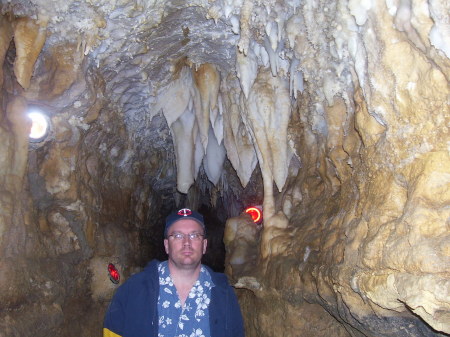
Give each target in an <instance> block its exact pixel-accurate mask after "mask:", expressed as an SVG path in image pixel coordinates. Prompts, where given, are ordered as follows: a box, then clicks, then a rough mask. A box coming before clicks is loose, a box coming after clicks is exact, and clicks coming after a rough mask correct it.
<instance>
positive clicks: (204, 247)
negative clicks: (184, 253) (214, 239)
mask: <svg viewBox="0 0 450 337" xmlns="http://www.w3.org/2000/svg"><path fill="white" fill-rule="evenodd" d="M207 246H208V239H204V240H203V254H205V253H206V247H207Z"/></svg>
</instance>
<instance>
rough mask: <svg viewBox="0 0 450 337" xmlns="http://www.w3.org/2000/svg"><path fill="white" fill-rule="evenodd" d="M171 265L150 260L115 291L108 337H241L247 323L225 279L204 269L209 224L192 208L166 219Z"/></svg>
mask: <svg viewBox="0 0 450 337" xmlns="http://www.w3.org/2000/svg"><path fill="white" fill-rule="evenodd" d="M164 237H165V239H164V247H165V250H166V253H167V255H168V260H167V261H164V262H159V261H157V260H152V261H151V262H150V263H149V264H148V265H147V267H145V269H144V271H142V272H140V273H138V274H135V275H133V276H132V277H130V279H129V280H128V281H127V282H125V283H124V284H123V285H122V286H120V287H119V289H117V292H116V294H115V295H114V297H113V300H112V302H111V304H110V306H109V308H108V311H107V313H106V316H105V323H104V329H103V336H104V337H144V336H145V337H147V336H148V337H150V336H152V337H153V336H155V337H241V336H244V328H243V321H242V316H241V311H240V308H239V304H238V302H237V298H236V295H235V293H234V290H233V288H232V287H231V286H230V285H229V284H228V280H227V278H226V276H225V275H224V274H222V273H215V272H213V271H212V270H211V269H209V268H208V267H206V266H204V265H202V264H201V258H202V256H203V254H204V253H205V251H206V246H207V243H208V241H207V239H206V238H205V224H204V221H203V216H202V215H201V214H200V213H197V212H195V211H191V210H190V209H188V208H183V209H180V210H179V211H178V212H175V213H173V214H170V215H169V216H168V217H167V219H166V227H165V231H164Z"/></svg>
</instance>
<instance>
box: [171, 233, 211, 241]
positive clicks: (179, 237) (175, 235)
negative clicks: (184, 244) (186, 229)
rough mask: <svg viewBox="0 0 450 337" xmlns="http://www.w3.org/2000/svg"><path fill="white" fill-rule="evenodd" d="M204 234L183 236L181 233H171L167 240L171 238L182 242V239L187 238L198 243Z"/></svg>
mask: <svg viewBox="0 0 450 337" xmlns="http://www.w3.org/2000/svg"><path fill="white" fill-rule="evenodd" d="M203 236H204V234H201V233H189V234H183V233H173V234H170V235H168V237H169V238H173V239H174V240H176V241H182V240H184V238H186V237H188V238H189V239H191V240H192V241H199V240H201V239H202V238H203Z"/></svg>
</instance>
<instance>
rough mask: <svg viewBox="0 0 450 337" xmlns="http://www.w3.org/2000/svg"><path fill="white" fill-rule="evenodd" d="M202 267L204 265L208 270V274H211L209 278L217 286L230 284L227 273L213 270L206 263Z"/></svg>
mask: <svg viewBox="0 0 450 337" xmlns="http://www.w3.org/2000/svg"><path fill="white" fill-rule="evenodd" d="M203 267H205V268H206V270H207V271H208V272H209V275H210V276H211V280H212V281H213V283H214V285H216V286H219V287H228V286H230V284H229V282H228V277H227V275H225V274H224V273H220V272H215V271H213V270H212V269H211V268H210V267H208V266H207V265H203Z"/></svg>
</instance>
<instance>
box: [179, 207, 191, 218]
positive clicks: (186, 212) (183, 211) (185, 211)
mask: <svg viewBox="0 0 450 337" xmlns="http://www.w3.org/2000/svg"><path fill="white" fill-rule="evenodd" d="M191 214H192V211H191V210H190V209H189V208H182V209H180V210H179V211H178V215H182V216H188V215H191Z"/></svg>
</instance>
